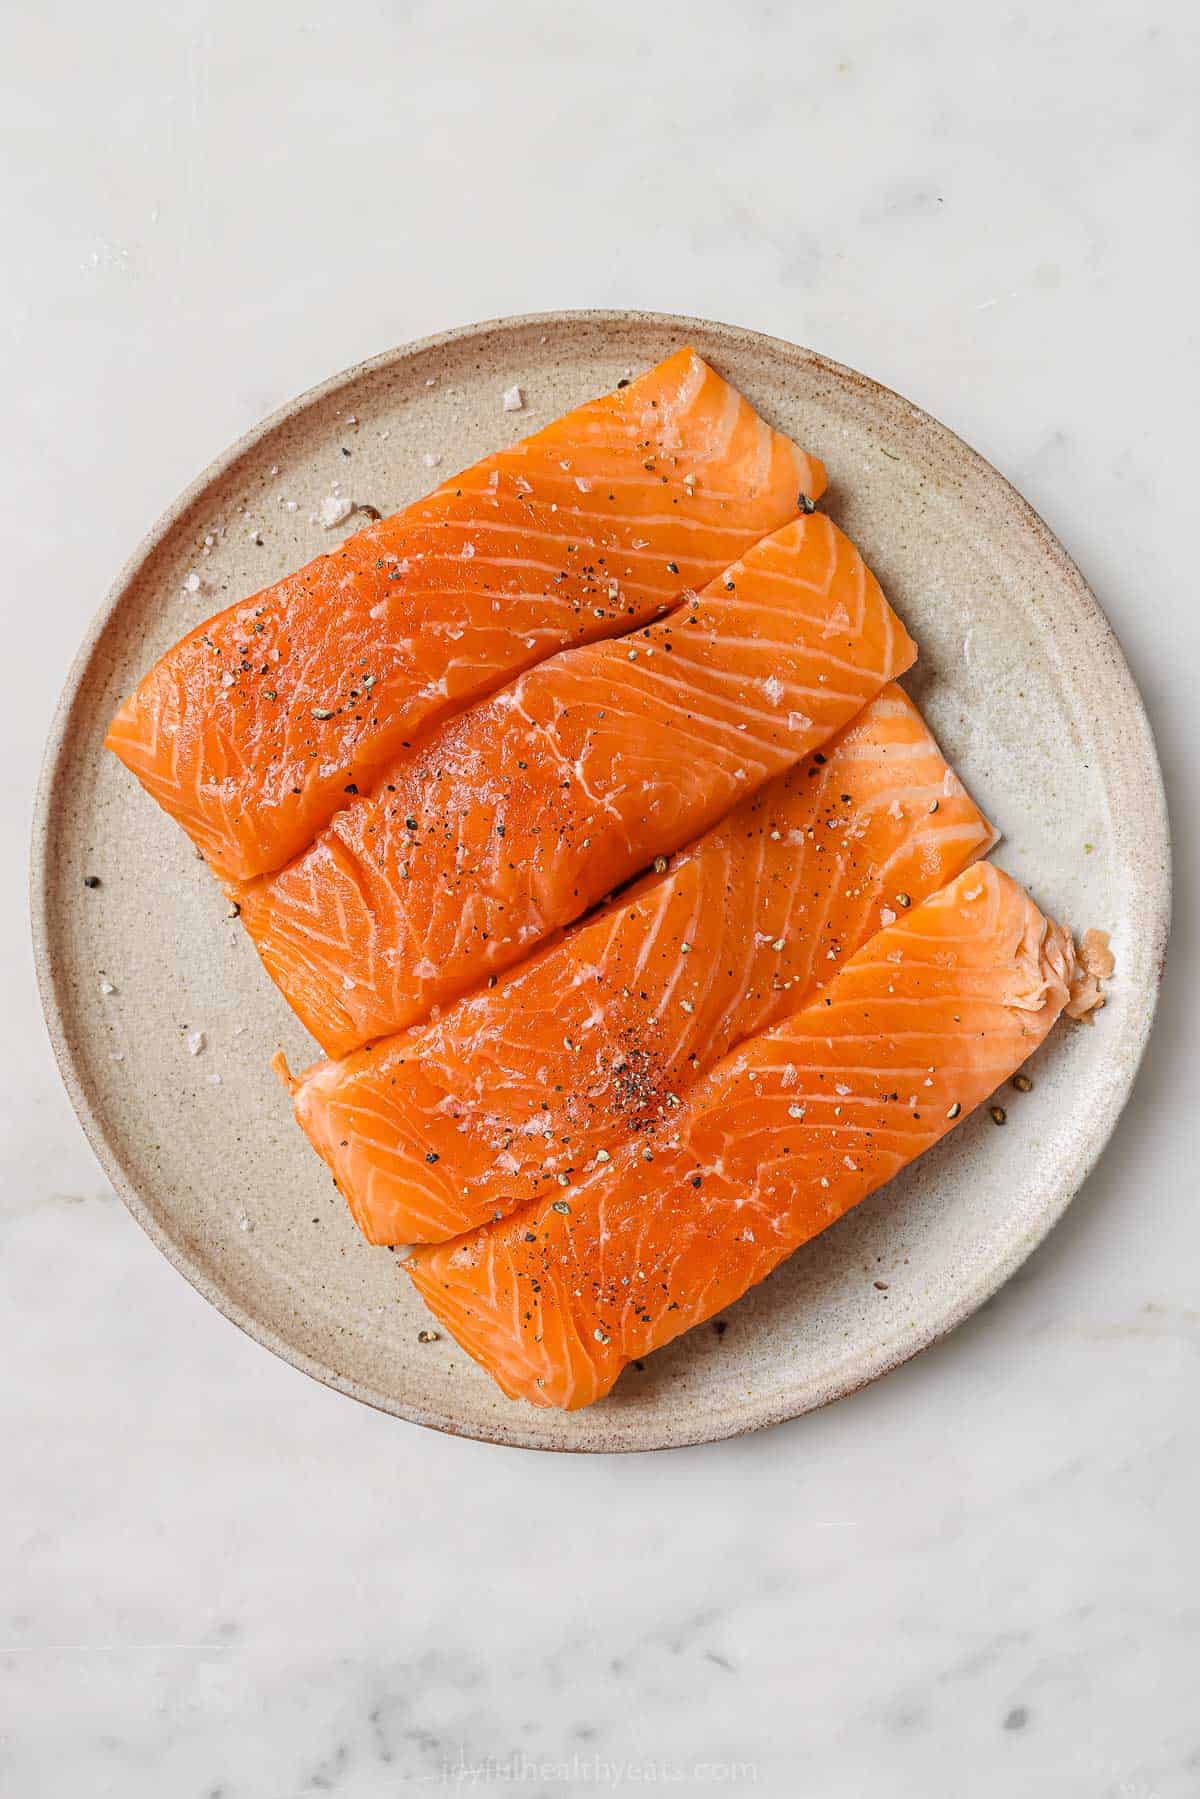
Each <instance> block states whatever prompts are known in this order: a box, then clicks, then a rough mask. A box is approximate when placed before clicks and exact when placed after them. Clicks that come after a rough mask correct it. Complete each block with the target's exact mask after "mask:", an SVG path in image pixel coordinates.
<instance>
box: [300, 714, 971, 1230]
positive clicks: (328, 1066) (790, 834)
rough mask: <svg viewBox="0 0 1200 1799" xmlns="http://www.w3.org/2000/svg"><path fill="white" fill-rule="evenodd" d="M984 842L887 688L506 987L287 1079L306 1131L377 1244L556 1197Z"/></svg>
mask: <svg viewBox="0 0 1200 1799" xmlns="http://www.w3.org/2000/svg"><path fill="white" fill-rule="evenodd" d="M994 841H995V833H994V831H993V830H992V829H991V827H990V826H989V824H988V823H987V821H986V820H985V819H984V817H983V815H982V814H981V813H980V811H979V809H978V807H977V806H976V805H975V804H974V802H973V800H972V799H971V798H970V795H969V794H968V793H967V792H966V791H965V789H964V788H963V786H962V784H961V782H960V781H958V779H957V778H956V776H955V775H954V774H953V773H952V771H951V770H950V769H949V768H948V767H947V765H946V763H945V761H944V760H943V758H942V755H941V752H940V751H939V749H938V746H937V744H936V743H935V742H934V740H933V738H932V736H931V735H930V733H929V730H928V728H927V727H926V725H925V722H924V720H923V719H922V718H921V715H920V713H919V712H918V711H917V709H916V707H915V706H914V705H913V703H912V701H911V700H909V699H908V698H907V697H906V695H905V694H904V693H903V691H902V690H901V689H900V688H899V687H896V686H894V685H893V686H889V687H886V688H885V689H884V690H883V692H882V693H881V694H880V695H879V696H878V697H877V698H876V699H874V700H872V702H871V703H870V705H868V706H867V707H866V708H865V709H864V710H863V711H862V712H861V713H860V714H859V715H858V717H857V718H856V719H855V720H854V722H853V723H852V724H851V725H850V726H848V727H847V728H846V729H845V730H844V731H842V732H841V733H840V734H839V736H837V737H836V738H834V739H833V740H832V741H831V742H830V743H829V744H828V745H827V746H826V750H825V752H824V753H823V754H822V752H820V751H818V752H817V754H816V756H815V757H813V758H811V759H809V760H808V761H806V762H805V763H803V764H802V765H800V766H799V767H797V768H794V769H792V770H790V771H789V772H788V773H787V774H785V775H781V776H779V777H778V778H777V779H775V780H774V781H772V782H770V783H769V784H768V786H766V787H764V788H763V789H762V790H761V792H759V793H757V794H755V795H753V796H752V797H751V798H750V799H748V800H746V801H744V802H743V804H742V805H740V806H738V807H737V808H736V809H735V810H734V811H733V812H731V813H730V814H729V815H728V817H726V818H725V819H723V820H722V821H721V823H720V824H718V825H716V826H714V828H713V829H712V830H711V831H709V832H708V833H707V834H706V835H705V836H703V837H701V838H700V839H699V841H698V842H696V843H694V844H692V845H691V846H690V847H689V848H688V849H685V850H684V851H683V852H682V853H681V854H680V855H679V856H677V857H676V859H675V860H674V862H673V863H672V864H671V867H670V869H669V871H664V872H661V873H656V874H652V875H649V876H647V877H646V879H645V880H644V881H643V882H641V883H639V885H638V886H637V887H635V888H633V889H631V890H630V892H629V894H628V895H627V897H626V898H625V899H623V900H621V901H619V902H617V903H615V904H613V905H612V906H610V907H608V908H606V909H605V910H604V911H603V912H600V913H598V914H596V915H595V916H594V917H593V918H591V919H588V920H586V921H584V922H583V923H582V924H580V925H578V926H577V927H576V928H575V929H574V930H572V931H571V932H570V933H568V935H566V936H565V937H564V938H563V939H562V940H561V941H560V942H557V943H555V944H553V945H551V946H550V947H549V948H547V949H544V950H541V951H539V952H538V953H537V954H536V955H534V956H532V957H531V958H530V959H529V960H528V961H526V962H523V963H521V964H520V965H519V966H518V967H517V968H515V969H513V970H512V971H511V972H509V973H507V974H505V975H503V976H502V977H501V978H500V980H499V982H498V983H497V985H496V987H495V989H494V990H488V989H483V990H481V991H479V992H478V993H475V994H471V995H468V996H467V997H466V998H464V999H462V1000H459V1001H458V1002H457V1004H455V1005H453V1006H451V1007H450V1008H448V1010H447V1011H446V1012H444V1013H443V1014H442V1016H441V1017H440V1018H438V1019H436V1020H435V1021H434V1022H432V1023H430V1024H427V1025H423V1026H420V1027H417V1028H415V1029H413V1030H409V1031H405V1032H402V1033H400V1034H399V1035H397V1036H395V1037H390V1038H387V1039H385V1040H384V1041H383V1042H380V1043H376V1044H374V1045H372V1046H371V1047H369V1048H367V1049H363V1050H359V1051H358V1052H357V1053H356V1054H354V1055H352V1056H350V1057H348V1058H347V1059H346V1060H345V1061H341V1062H323V1063H319V1064H318V1065H317V1066H316V1067H315V1068H312V1069H310V1070H309V1071H308V1072H307V1074H305V1075H303V1076H302V1077H301V1078H300V1079H299V1080H296V1081H289V1086H290V1089H291V1092H292V1096H293V1104H294V1107H295V1112H296V1117H297V1119H298V1120H299V1122H300V1124H301V1126H302V1127H303V1129H304V1130H305V1131H306V1132H307V1134H308V1137H309V1139H310V1141H311V1142H312V1144H313V1147H314V1148H315V1149H316V1150H317V1151H318V1153H319V1154H320V1155H322V1156H323V1157H324V1159H325V1161H326V1162H327V1163H328V1165H329V1168H330V1170H331V1171H332V1173H333V1176H334V1179H335V1180H336V1181H337V1184H338V1186H339V1187H340V1188H341V1190H342V1192H343V1193H344V1194H345V1196H346V1198H347V1200H348V1202H349V1204H350V1209H351V1211H352V1212H353V1214H354V1217H355V1219H356V1221H357V1222H358V1224H359V1226H360V1228H361V1229H362V1231H363V1232H364V1234H365V1235H366V1237H367V1238H368V1239H369V1240H370V1241H371V1242H372V1243H388V1244H396V1243H417V1242H434V1241H438V1240H440V1239H443V1238H446V1237H452V1236H457V1235H458V1234H459V1233H461V1232H463V1231H467V1230H470V1229H472V1228H473V1227H474V1226H475V1225H479V1224H483V1223H485V1222H487V1221H488V1220H490V1219H492V1218H493V1217H496V1216H500V1215H504V1214H507V1213H508V1212H510V1211H512V1210H513V1209H514V1208H515V1207H516V1206H517V1205H519V1204H521V1203H523V1202H525V1201H528V1200H530V1199H533V1198H537V1197H539V1196H542V1195H544V1194H548V1195H549V1196H550V1197H552V1198H557V1197H558V1195H559V1186H558V1182H559V1177H560V1175H563V1174H566V1175H567V1176H568V1177H569V1178H571V1179H573V1178H574V1177H575V1176H576V1175H577V1174H578V1173H579V1172H580V1170H581V1169H583V1168H584V1167H585V1166H587V1165H588V1164H590V1163H592V1162H594V1160H595V1157H596V1155H597V1153H598V1152H603V1153H604V1154H606V1155H611V1154H613V1153H614V1152H615V1151H616V1150H617V1149H618V1148H619V1147H621V1146H623V1145H624V1144H626V1143H629V1142H630V1141H633V1140H637V1141H638V1142H639V1143H642V1144H646V1143H649V1144H651V1145H653V1144H654V1142H655V1141H656V1140H657V1138H658V1136H659V1135H661V1134H662V1133H664V1132H665V1133H667V1134H670V1133H671V1132H672V1130H673V1128H674V1121H675V1116H676V1108H677V1106H678V1104H679V1100H680V1096H681V1095H682V1096H685V1097H686V1094H687V1091H688V1089H689V1087H691V1086H692V1084H693V1083H694V1082H695V1081H696V1079H697V1078H698V1077H699V1076H700V1075H701V1074H703V1073H705V1072H706V1071H707V1070H708V1069H709V1068H711V1067H712V1065H713V1064H714V1063H715V1062H717V1061H718V1060H719V1059H720V1058H721V1057H722V1056H723V1055H724V1054H725V1053H726V1051H727V1050H729V1049H731V1048H733V1046H734V1045H735V1044H736V1043H738V1042H740V1041H741V1039H742V1038H744V1037H747V1036H749V1035H750V1034H751V1033H752V1032H755V1031H759V1030H762V1029H763V1028H764V1027H765V1026H767V1025H769V1024H773V1023H774V1022H775V1020H776V1019H778V1018H780V1017H782V1016H784V1015H785V1014H786V1013H789V1012H794V1011H795V1010H796V1008H797V1007H798V1006H799V1005H800V1004H802V1003H803V1002H804V1001H805V1000H806V999H807V998H808V997H809V996H810V995H811V994H812V993H813V992H814V991H815V990H816V989H817V988H819V987H821V986H823V985H824V984H825V983H827V982H828V981H829V980H831V979H832V978H833V976H834V975H835V974H836V973H837V970H838V968H839V967H840V966H841V965H842V964H843V963H844V962H845V961H846V960H847V959H848V958H849V957H850V956H851V955H853V953H854V951H855V950H857V949H858V948H859V947H860V946H861V945H862V944H863V943H865V942H866V941H867V939H868V938H869V937H870V936H872V935H873V933H874V932H875V931H877V930H878V929H879V928H880V926H881V924H887V923H889V922H891V921H892V920H893V919H894V918H895V917H896V916H897V914H898V912H899V911H900V909H901V908H902V906H903V905H904V903H906V902H907V903H909V904H912V903H916V902H919V901H920V900H922V899H924V898H925V897H926V896H927V895H928V894H930V893H933V892H935V891H936V890H937V889H938V888H939V887H943V886H944V885H945V884H946V883H947V882H948V881H950V880H952V879H953V877H954V876H955V875H957V874H958V873H959V872H960V870H961V869H963V868H965V867H966V866H967V865H968V864H969V863H971V862H973V861H974V860H975V859H976V858H977V857H979V856H982V855H985V854H986V852H987V851H988V849H990V847H991V846H992V844H993V843H994ZM684 944H686V945H688V946H689V947H688V952H687V954H686V955H685V954H684V952H683V947H682V946H683V945H684ZM280 1066H281V1067H282V1062H280ZM284 1073H285V1077H286V1070H284Z"/></svg>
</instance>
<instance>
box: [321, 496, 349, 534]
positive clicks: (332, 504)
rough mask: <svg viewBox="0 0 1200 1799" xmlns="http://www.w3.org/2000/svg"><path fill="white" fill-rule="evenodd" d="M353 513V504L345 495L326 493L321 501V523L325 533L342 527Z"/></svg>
mask: <svg viewBox="0 0 1200 1799" xmlns="http://www.w3.org/2000/svg"><path fill="white" fill-rule="evenodd" d="M353 511H354V502H353V501H352V500H350V499H348V498H347V497H346V495H345V494H340V493H328V494H326V495H325V498H324V499H323V500H322V501H321V523H322V525H323V526H324V527H325V529H326V530H327V531H332V530H333V528H334V526H335V525H342V524H344V523H345V522H346V520H347V519H348V518H349V517H350V514H351V513H352V512H353Z"/></svg>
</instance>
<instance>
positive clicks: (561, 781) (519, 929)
mask: <svg viewBox="0 0 1200 1799" xmlns="http://www.w3.org/2000/svg"><path fill="white" fill-rule="evenodd" d="M915 655H916V650H915V647H914V645H913V643H912V641H911V639H910V638H909V637H908V634H907V633H906V631H905V630H904V627H903V626H902V625H901V623H900V621H899V620H898V619H897V617H896V615H895V614H894V613H893V611H892V609H891V607H890V606H889V605H888V603H887V601H886V600H885V598H884V597H883V594H882V592H881V591H880V588H879V585H878V583H877V581H876V580H875V578H874V576H873V575H872V574H871V573H870V571H869V570H868V569H867V567H866V565H865V564H864V562H863V560H862V557H861V556H860V555H859V553H858V551H857V550H856V549H855V548H854V546H853V544H851V543H850V541H849V539H848V538H846V537H844V536H843V535H842V533H841V532H840V531H839V530H838V529H837V527H836V525H834V524H832V523H831V521H830V520H829V519H827V518H825V517H823V516H822V515H821V514H818V513H813V514H810V515H808V516H804V517H801V518H798V519H795V520H793V521H792V523H791V524H789V525H786V526H785V527H784V528H783V529H782V530H781V531H778V532H776V533H775V534H774V535H773V536H771V537H768V538H764V539H762V540H761V541H760V542H759V543H757V544H755V545H754V546H753V547H752V548H751V549H750V550H748V551H747V552H746V555H745V557H744V558H743V559H742V560H740V561H738V562H735V563H734V564H732V566H731V567H730V568H729V569H727V570H726V571H725V573H724V574H723V575H721V576H720V577H719V578H718V579H717V580H716V581H713V582H710V583H709V584H708V586H707V587H705V588H704V589H703V590H702V592H701V593H699V594H693V595H691V596H690V597H689V598H688V599H687V600H686V601H685V602H684V604H682V605H681V606H679V607H678V608H677V609H676V610H675V611H674V612H672V613H669V614H668V615H667V617H666V618H664V619H661V620H659V621H657V622H656V623H654V624H651V625H646V626H644V627H643V628H642V629H641V630H639V631H638V632H636V633H635V634H634V635H632V636H629V637H625V638H622V639H620V640H618V641H615V642H607V643H601V644H591V645H586V646H583V647H580V648H578V649H573V650H567V651H564V652H563V653H562V654H560V655H559V656H556V657H552V658H550V660H549V661H546V662H542V663H540V664H539V665H538V666H537V667H536V668H534V669H532V670H530V671H529V672H527V673H526V674H524V675H522V676H521V677H520V678H519V680H518V681H517V682H516V683H515V684H514V685H513V686H511V687H507V688H503V689H502V690H501V691H500V692H499V693H497V694H495V695H493V696H492V697H491V698H490V699H487V700H485V701H482V702H480V704H479V705H477V706H475V707H472V708H471V709H470V711H468V712H466V713H463V714H462V715H461V716H459V717H458V718H455V719H452V720H450V721H449V722H448V723H447V724H445V725H443V726H441V727H439V729H438V730H436V731H435V732H433V733H432V734H431V736H430V737H429V738H428V739H426V741H425V742H424V744H422V745H420V746H419V747H417V748H416V749H414V750H412V751H410V752H408V753H407V754H406V755H405V756H403V757H401V758H400V759H399V760H398V761H397V762H395V763H393V764H392V765H391V767H389V768H388V769H387V770H386V771H385V772H384V775H383V777H382V778H381V780H380V782H379V783H378V785H377V786H376V788H375V790H374V792H373V793H372V794H371V795H370V796H364V797H361V798H359V799H357V800H355V801H354V803H353V804H351V805H348V806H346V807H345V808H344V809H343V810H342V811H341V812H339V813H337V814H336V815H335V817H334V818H333V819H332V820H331V821H330V823H329V825H328V826H327V827H326V829H325V830H324V831H323V832H322V833H321V834H320V836H319V837H318V838H317V840H316V842H315V843H314V844H313V845H312V847H311V848H310V849H309V850H307V851H306V852H305V853H304V854H303V855H302V856H300V857H299V858H298V859H297V860H296V861H295V862H293V863H292V864H290V866H289V867H287V868H286V869H284V870H282V871H281V872H280V873H279V874H276V875H268V876H264V877H262V878H261V879H260V880H258V881H255V882H250V883H244V884H242V885H240V886H238V887H237V888H236V889H234V890H233V892H234V897H235V898H236V900H237V902H238V903H239V905H240V907H241V917H242V923H243V924H244V925H245V926H246V928H247V930H248V931H249V932H250V935H251V936H252V937H253V939H254V941H255V944H256V946H257V948H258V951H259V954H260V955H261V956H262V959H263V962H264V963H265V964H266V967H267V969H268V971H269V973H270V974H271V976H272V978H273V980H275V981H276V983H277V984H278V985H279V987H280V988H281V989H282V991H283V993H284V994H285V995H286V997H287V999H288V1001H289V1002H290V1004H291V1005H292V1006H293V1007H294V1009H295V1010H296V1012H297V1013H298V1014H299V1016H300V1017H301V1018H302V1019H303V1021H304V1023H305V1024H306V1025H307V1026H308V1028H309V1030H310V1031H311V1032H312V1034H313V1036H314V1037H315V1038H316V1039H317V1042H318V1043H319V1044H320V1045H321V1047H322V1049H323V1050H325V1051H326V1053H327V1054H331V1055H341V1054H344V1053H345V1052H346V1051H348V1050H351V1049H355V1048H357V1047H358V1046H359V1045H360V1044H362V1043H365V1042H367V1041H369V1040H370V1039H372V1038H375V1037H380V1036H384V1035H386V1034H388V1033H390V1032H393V1031H396V1030H398V1029H401V1028H402V1027H404V1026H406V1025H408V1024H411V1023H414V1022H415V1021H416V1020H418V1019H420V1018H423V1017H425V1016H426V1015H427V1014H428V1013H429V1011H430V1009H431V1008H432V1007H434V1006H441V1005H445V1004H446V1003H447V1002H448V1001H449V1000H452V999H454V998H456V997H457V996H458V995H459V994H461V993H464V992H465V991H467V990H468V989H469V988H470V987H473V986H475V985H476V984H477V983H478V982H480V981H482V980H483V979H484V977H485V976H487V975H489V974H496V973H499V971H501V970H502V969H504V968H507V967H510V966H511V965H512V964H513V963H514V962H516V961H518V960H519V959H520V958H521V957H523V956H526V955H528V953H529V951H530V950H531V949H532V948H533V947H534V946H535V945H536V944H538V943H539V942H541V941H543V940H544V939H546V938H547V937H549V936H550V935H552V934H553V933H555V932H557V931H558V930H560V929H561V928H562V927H563V926H565V925H568V924H570V923H571V922H572V921H573V920H574V919H576V918H578V917H579V916H580V915H581V914H582V913H583V912H585V911H586V910H587V909H588V908H589V907H590V906H592V905H594V904H595V903H596V902H597V901H598V900H600V899H601V898H602V897H603V896H604V895H605V894H607V893H609V892H610V891H611V890H612V889H613V888H614V887H615V886H616V885H618V884H619V883H620V882H622V881H625V880H628V879H629V878H630V877H631V876H633V875H635V874H637V873H639V871H641V870H642V869H643V868H645V867H646V866H647V864H648V863H650V862H651V861H652V860H653V858H654V857H656V856H660V855H669V854H671V852H673V851H674V850H677V849H679V848H681V847H682V845H683V844H685V843H687V842H688V841H689V840H690V839H691V838H692V837H694V836H696V835H697V834H698V833H699V832H701V831H703V830H706V829H707V827H708V826H709V825H711V824H713V823H714V822H715V821H716V820H717V819H718V818H720V817H721V816H723V814H724V813H726V812H727V811H729V809H730V808H731V807H732V806H733V805H735V804H736V803H737V802H738V801H739V800H740V799H741V798H742V796H743V795H745V794H749V793H751V792H753V791H754V790H755V789H756V788H758V787H760V786H761V785H762V784H763V782H765V781H767V780H768V779H770V778H771V776H773V775H776V774H778V773H780V772H781V771H782V770H784V769H786V768H789V767H791V766H792V765H793V764H794V763H795V762H797V761H798V760H800V759H801V758H802V757H803V756H805V755H806V754H808V753H809V752H810V751H811V750H813V749H815V748H816V747H817V746H818V745H819V744H821V743H824V742H825V741H826V739H827V738H828V737H830V736H831V735H832V734H833V733H834V732H835V731H837V730H838V729H840V728H841V726H843V725H844V724H846V723H847V722H848V721H849V720H850V719H851V718H852V717H853V716H854V714H855V713H856V712H857V711H858V710H859V709H860V707H862V706H863V705H864V704H865V703H866V702H867V701H868V700H870V699H871V698H873V696H874V695H875V694H876V693H878V691H879V690H880V688H881V687H882V686H883V685H884V684H885V683H886V682H887V681H889V680H891V679H892V677H893V676H895V675H897V674H899V673H901V672H902V671H903V670H904V669H905V668H907V667H908V666H909V665H910V664H911V662H912V661H913V659H914V658H915Z"/></svg>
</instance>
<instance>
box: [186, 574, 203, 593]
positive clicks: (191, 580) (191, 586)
mask: <svg viewBox="0 0 1200 1799" xmlns="http://www.w3.org/2000/svg"><path fill="white" fill-rule="evenodd" d="M183 585H184V586H185V587H186V588H187V590H188V592H189V593H199V592H200V577H199V575H198V574H197V573H196V571H195V569H193V570H192V572H191V574H190V575H188V577H187V578H186V580H185V581H184V583H183Z"/></svg>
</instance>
